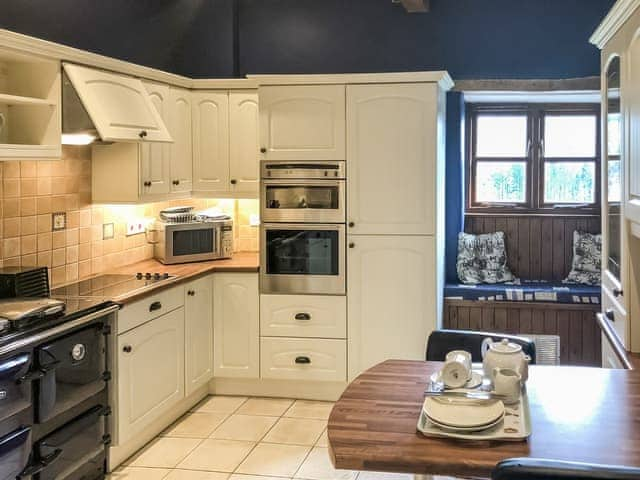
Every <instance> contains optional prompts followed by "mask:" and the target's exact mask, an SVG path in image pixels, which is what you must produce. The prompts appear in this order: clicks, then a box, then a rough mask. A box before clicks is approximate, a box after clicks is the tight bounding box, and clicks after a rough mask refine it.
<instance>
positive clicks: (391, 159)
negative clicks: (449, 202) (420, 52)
mask: <svg viewBox="0 0 640 480" xmlns="http://www.w3.org/2000/svg"><path fill="white" fill-rule="evenodd" d="M439 102H444V93H443V91H442V90H441V89H440V88H439V87H438V84H437V83H422V84H384V85H348V86H347V145H348V150H347V164H348V171H349V173H348V178H347V195H348V200H347V208H348V212H347V221H348V224H349V227H350V228H349V233H350V234H362V235H365V234H366V235H369V234H380V235H385V234H388V235H402V234H412V235H434V234H435V230H436V222H437V213H438V210H437V208H436V207H437V205H438V200H439V199H438V189H442V188H443V184H444V171H443V169H444V162H443V161H441V160H442V159H441V158H438V154H439V153H440V155H442V148H440V147H441V146H442V144H443V138H444V137H443V135H444V129H443V122H444V119H443V112H444V109H443V108H442V109H440V111H439ZM439 160H440V161H439ZM439 208H441V206H440V207H439Z"/></svg>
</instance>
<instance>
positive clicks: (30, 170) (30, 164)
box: [20, 160, 36, 178]
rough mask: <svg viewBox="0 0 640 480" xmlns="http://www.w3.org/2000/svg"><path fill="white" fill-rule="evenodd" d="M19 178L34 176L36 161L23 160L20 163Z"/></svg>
mask: <svg viewBox="0 0 640 480" xmlns="http://www.w3.org/2000/svg"><path fill="white" fill-rule="evenodd" d="M20 176H21V177H22V178H27V177H35V176H36V160H23V161H21V162H20Z"/></svg>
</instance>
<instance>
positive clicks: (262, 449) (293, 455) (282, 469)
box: [236, 443, 309, 477]
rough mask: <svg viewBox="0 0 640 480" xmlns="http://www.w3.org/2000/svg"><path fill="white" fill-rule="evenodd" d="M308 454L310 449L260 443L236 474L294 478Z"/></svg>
mask: <svg viewBox="0 0 640 480" xmlns="http://www.w3.org/2000/svg"><path fill="white" fill-rule="evenodd" d="M307 453H309V447H302V446H299V445H277V444H273V443H259V444H258V445H257V446H256V448H254V449H253V451H252V452H251V453H250V454H249V456H248V457H247V458H246V459H245V460H244V462H242V463H241V464H240V466H239V467H238V469H237V470H236V473H247V474H251V475H266V476H274V477H293V475H294V474H295V473H296V471H297V470H298V468H299V467H300V465H302V462H303V461H304V459H305V457H306V456H307Z"/></svg>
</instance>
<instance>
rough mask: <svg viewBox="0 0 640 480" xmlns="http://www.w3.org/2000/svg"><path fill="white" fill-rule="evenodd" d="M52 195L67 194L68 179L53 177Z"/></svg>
mask: <svg viewBox="0 0 640 480" xmlns="http://www.w3.org/2000/svg"><path fill="white" fill-rule="evenodd" d="M71 178H73V177H71ZM51 193H52V194H53V195H62V194H65V193H67V177H51Z"/></svg>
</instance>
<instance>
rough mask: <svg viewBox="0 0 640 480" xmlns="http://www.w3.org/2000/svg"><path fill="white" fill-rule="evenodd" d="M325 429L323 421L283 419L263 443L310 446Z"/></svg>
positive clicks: (325, 423)
mask: <svg viewBox="0 0 640 480" xmlns="http://www.w3.org/2000/svg"><path fill="white" fill-rule="evenodd" d="M326 427H327V422H326V421H325V420H311V419H308V418H284V417H283V418H281V419H280V420H278V423H276V424H275V426H274V427H273V428H272V429H271V430H269V433H267V435H266V436H265V437H264V439H263V441H265V442H268V443H287V444H289V445H309V446H312V445H313V444H315V443H316V441H317V440H318V438H319V437H320V434H321V433H322V431H323V430H324V429H325V428H326Z"/></svg>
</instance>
